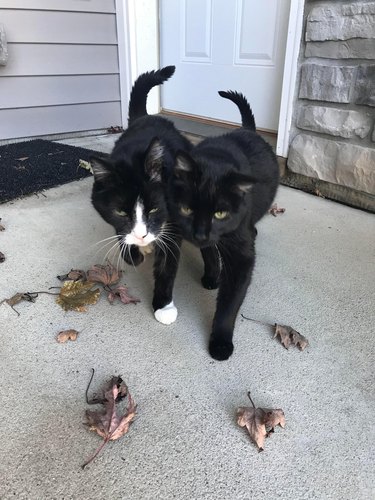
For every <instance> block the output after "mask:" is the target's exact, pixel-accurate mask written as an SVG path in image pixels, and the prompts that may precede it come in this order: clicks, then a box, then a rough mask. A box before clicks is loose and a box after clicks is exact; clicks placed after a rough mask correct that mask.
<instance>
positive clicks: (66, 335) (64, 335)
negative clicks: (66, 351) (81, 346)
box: [56, 330, 78, 344]
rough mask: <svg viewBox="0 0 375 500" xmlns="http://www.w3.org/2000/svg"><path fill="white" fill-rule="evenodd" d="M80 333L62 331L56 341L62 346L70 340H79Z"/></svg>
mask: <svg viewBox="0 0 375 500" xmlns="http://www.w3.org/2000/svg"><path fill="white" fill-rule="evenodd" d="M77 336H78V332H77V330H62V331H61V332H60V333H58V334H57V337H56V340H57V342H59V343H60V344H64V343H65V342H67V341H68V340H77Z"/></svg>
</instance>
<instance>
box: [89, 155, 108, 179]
mask: <svg viewBox="0 0 375 500" xmlns="http://www.w3.org/2000/svg"><path fill="white" fill-rule="evenodd" d="M90 164H91V168H92V172H93V174H94V177H95V180H96V181H101V180H104V179H105V178H106V177H108V176H109V175H111V174H112V173H113V165H112V164H111V162H110V161H109V160H107V159H106V158H101V157H100V156H91V158H90Z"/></svg>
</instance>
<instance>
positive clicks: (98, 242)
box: [89, 234, 118, 248]
mask: <svg viewBox="0 0 375 500" xmlns="http://www.w3.org/2000/svg"><path fill="white" fill-rule="evenodd" d="M114 238H118V235H117V234H114V235H112V236H109V237H108V238H104V239H102V240H99V241H97V242H95V243H92V244H91V245H90V246H89V248H92V247H95V246H97V245H100V243H104V242H105V241H108V240H113V239H114Z"/></svg>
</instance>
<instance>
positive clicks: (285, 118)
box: [276, 0, 305, 158]
mask: <svg viewBox="0 0 375 500" xmlns="http://www.w3.org/2000/svg"><path fill="white" fill-rule="evenodd" d="M304 7H305V0H291V4H290V13H289V23H288V37H287V43H286V51H285V63H284V76H283V83H282V88H281V104H280V117H279V127H278V131H277V144H276V154H277V155H278V156H283V157H284V158H287V156H288V151H289V137H290V127H291V123H292V115H293V105H294V94H295V90H296V81H297V70H298V55H299V50H300V45H301V36H302V27H303V11H304Z"/></svg>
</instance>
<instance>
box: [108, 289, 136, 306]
mask: <svg viewBox="0 0 375 500" xmlns="http://www.w3.org/2000/svg"><path fill="white" fill-rule="evenodd" d="M116 299H120V301H121V302H122V303H123V304H136V303H137V302H140V299H138V298H136V297H133V296H132V295H130V294H129V293H128V288H127V287H126V286H124V285H120V286H118V287H116V288H115V289H114V290H112V291H111V292H110V293H109V294H108V300H109V302H110V303H111V304H113V302H114V301H115V300H116Z"/></svg>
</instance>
